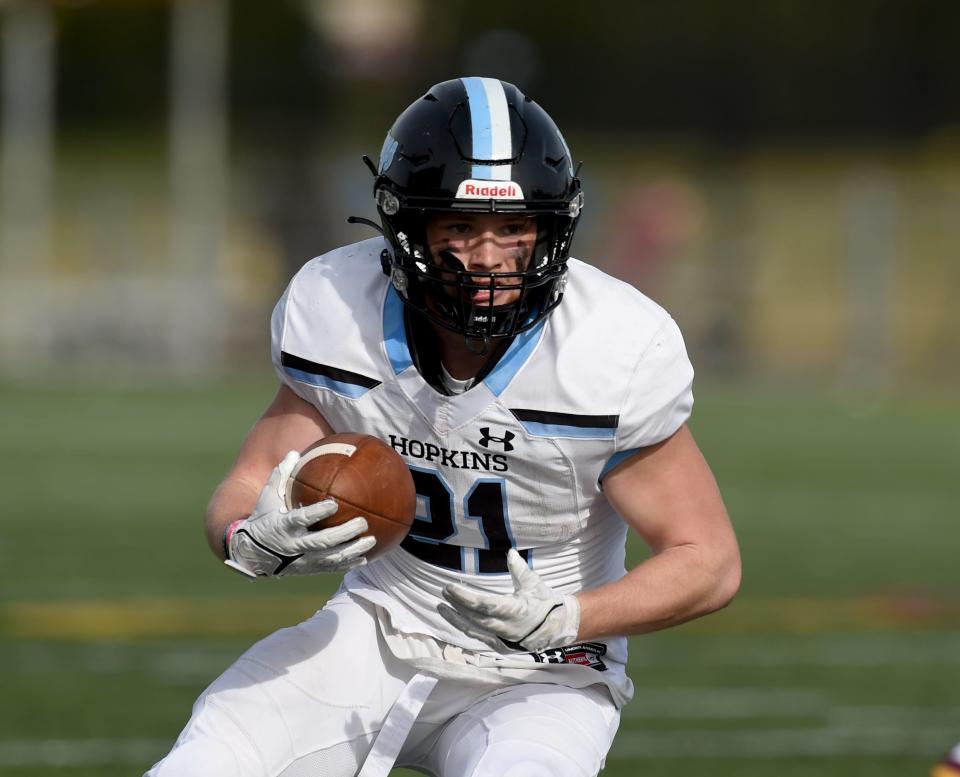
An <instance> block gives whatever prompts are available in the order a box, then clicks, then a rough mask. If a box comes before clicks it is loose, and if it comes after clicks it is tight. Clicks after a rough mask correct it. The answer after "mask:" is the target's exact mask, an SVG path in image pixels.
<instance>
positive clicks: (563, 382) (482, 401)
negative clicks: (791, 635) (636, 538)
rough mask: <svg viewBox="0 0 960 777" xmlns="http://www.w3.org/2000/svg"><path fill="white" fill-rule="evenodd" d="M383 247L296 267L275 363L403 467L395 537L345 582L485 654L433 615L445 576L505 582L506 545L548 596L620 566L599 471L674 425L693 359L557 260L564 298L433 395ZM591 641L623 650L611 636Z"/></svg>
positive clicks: (636, 310) (636, 307)
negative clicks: (410, 481)
mask: <svg viewBox="0 0 960 777" xmlns="http://www.w3.org/2000/svg"><path fill="white" fill-rule="evenodd" d="M384 247H385V243H384V242H383V241H382V240H381V239H379V238H375V239H372V240H367V241H364V242H362V243H357V244H354V245H350V246H346V247H344V248H340V249H338V250H335V251H332V252H330V253H328V254H325V255H324V256H321V257H318V258H316V259H313V260H312V261H310V262H308V263H307V264H306V265H305V266H304V267H303V269H302V270H301V271H300V272H299V273H298V274H297V275H296V276H295V277H294V278H293V280H292V281H291V283H290V285H289V287H288V288H287V290H286V292H285V294H284V295H283V297H282V298H281V300H280V302H279V303H278V304H277V307H276V309H275V311H274V314H273V322H272V332H273V340H272V352H273V353H272V356H273V361H274V364H275V365H276V369H277V372H278V375H279V376H280V379H281V380H282V381H283V382H284V383H285V384H286V385H287V386H289V387H290V388H291V389H292V390H293V391H294V392H295V393H296V394H298V395H299V396H300V397H302V398H303V399H305V400H306V401H307V402H309V403H311V404H312V405H314V406H315V407H316V408H317V409H318V410H319V412H320V413H321V414H322V415H323V417H324V418H325V419H326V420H327V421H328V422H329V424H330V425H331V426H332V427H333V429H334V430H336V431H338V432H347V431H350V432H365V433H368V434H373V435H376V436H377V437H379V438H381V439H383V440H385V441H386V442H388V443H389V444H390V445H392V446H393V448H394V449H395V450H396V451H397V452H398V453H400V455H401V456H403V457H404V459H405V460H406V461H407V464H408V465H409V467H410V470H411V472H412V473H413V476H414V482H415V484H416V487H417V494H418V500H417V505H418V512H417V518H416V520H415V522H414V524H413V527H412V529H411V531H410V534H409V535H408V537H407V538H406V540H404V542H403V544H402V546H401V547H400V548H397V549H395V550H393V551H391V552H390V553H388V554H386V555H385V556H383V557H382V558H380V559H378V560H376V561H374V562H372V563H370V564H369V565H367V566H365V567H362V568H361V569H359V570H356V571H354V572H351V573H349V574H348V575H347V576H346V578H345V581H344V585H345V587H346V588H347V589H348V590H350V591H351V592H353V593H355V594H357V595H360V596H363V597H364V598H366V599H368V600H371V601H373V602H374V603H375V604H377V605H379V606H381V607H382V608H384V609H386V610H387V611H388V612H389V615H390V618H391V620H392V623H393V625H394V627H395V628H396V629H398V630H399V631H400V632H407V633H410V634H426V635H429V636H432V637H435V638H437V639H440V640H443V641H445V642H447V643H451V644H454V645H458V646H460V647H461V648H466V649H470V650H488V648H487V646H485V645H484V644H483V643H481V642H478V641H475V640H473V639H471V638H469V637H467V636H465V635H464V634H462V633H461V632H459V631H458V630H456V629H454V628H453V627H452V626H451V625H450V624H449V623H447V621H445V620H444V619H443V618H442V617H440V615H439V614H438V612H437V604H438V602H440V601H441V598H440V591H441V590H442V588H443V587H444V586H445V585H446V584H448V583H450V582H453V581H457V582H461V583H465V584H467V585H472V586H475V587H477V588H481V589H485V590H488V591H494V592H500V593H507V592H512V590H513V587H512V583H511V580H510V576H509V574H507V572H506V550H507V549H508V548H510V547H511V546H513V547H516V548H517V549H518V550H519V551H520V552H521V554H522V555H523V556H524V557H525V558H526V560H527V562H528V563H529V564H530V565H531V567H532V568H533V569H534V570H535V571H536V572H537V573H538V574H539V575H540V576H541V577H542V578H543V579H544V581H545V582H546V583H547V585H549V586H551V587H552V588H554V589H555V590H557V591H560V592H562V593H574V592H576V591H580V590H582V589H586V588H593V587H595V586H598V585H601V584H603V583H607V582H609V581H612V580H615V579H617V578H619V577H621V576H623V574H624V573H625V570H624V545H625V540H626V525H625V524H624V523H623V521H622V520H621V519H620V518H619V517H618V516H617V515H616V514H615V513H614V511H613V510H612V508H611V507H610V505H609V503H608V502H607V500H606V498H605V497H604V494H603V490H602V485H601V484H602V478H603V475H604V474H605V472H606V471H607V470H609V469H610V468H612V467H613V466H615V465H616V464H617V463H619V462H620V461H623V460H624V459H626V458H628V457H629V456H630V455H631V454H632V453H634V452H635V451H636V450H637V449H639V448H643V447H645V446H648V445H652V444H654V443H657V442H660V441H661V440H664V439H666V438H667V437H669V436H670V435H672V434H673V433H674V432H675V431H677V429H679V428H680V426H681V425H682V424H683V423H684V422H685V421H686V419H687V418H688V416H689V415H690V411H691V409H692V404H693V398H692V393H691V384H692V380H693V369H692V367H691V366H690V362H689V360H688V358H687V355H686V351H685V349H684V346H683V340H682V338H681V336H680V332H679V330H678V328H677V326H676V324H675V323H674V321H673V319H671V318H670V316H669V315H668V314H667V313H666V312H665V311H664V310H663V309H662V308H660V307H659V306H658V305H656V304H655V303H653V302H652V301H650V300H649V299H647V298H646V297H644V296H643V295H642V294H641V293H640V292H638V291H637V290H636V289H634V288H633V287H632V286H629V285H628V284H626V283H622V282H620V281H618V280H616V279H614V278H611V277H610V276H608V275H606V274H604V273H603V272H601V271H600V270H597V269H595V268H593V267H591V266H589V265H587V264H584V263H583V262H579V261H576V260H570V262H569V274H568V279H569V280H568V283H567V285H566V290H565V294H564V298H563V301H562V303H561V304H560V305H559V306H558V307H557V308H556V309H555V310H554V311H553V312H552V313H551V314H550V315H549V316H547V318H546V319H545V320H544V321H542V322H540V323H539V325H537V326H536V327H534V328H533V329H531V330H529V331H527V332H524V333H522V334H520V335H518V336H517V337H516V338H515V339H514V341H513V343H512V344H511V345H510V347H509V349H508V350H507V351H506V352H505V353H504V355H503V356H502V357H501V358H500V360H499V362H498V363H497V365H496V366H495V367H494V368H493V369H492V370H491V371H490V372H489V373H488V374H487V375H486V377H485V378H483V380H482V381H480V382H478V383H477V384H476V385H474V386H473V387H472V388H471V389H470V390H468V391H466V392H464V393H462V394H457V395H453V396H447V395H444V394H441V393H440V392H438V391H437V390H436V389H434V388H433V387H432V386H431V385H430V384H428V383H427V382H426V381H425V380H424V379H423V377H422V376H421V375H420V373H419V372H418V371H417V369H416V367H415V366H414V362H413V359H412V357H411V352H410V347H409V345H408V343H407V336H406V329H405V326H404V306H403V303H402V302H401V300H400V298H399V296H398V295H397V293H396V291H395V290H394V289H393V288H392V286H391V285H390V283H389V281H388V278H387V276H385V275H384V274H383V272H382V271H381V268H380V252H381V251H382V250H383V249H384ZM604 642H605V645H606V648H607V654H608V657H609V659H612V660H613V661H615V662H616V663H619V664H622V663H624V662H625V661H626V640H625V639H622V638H621V639H615V640H605V641H604Z"/></svg>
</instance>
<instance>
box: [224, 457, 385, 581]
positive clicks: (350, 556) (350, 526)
mask: <svg viewBox="0 0 960 777" xmlns="http://www.w3.org/2000/svg"><path fill="white" fill-rule="evenodd" d="M299 460H300V454H299V453H297V452H296V451H290V453H288V454H287V455H286V456H285V457H284V459H283V461H281V462H280V463H279V464H278V465H277V466H276V468H275V469H274V470H273V472H272V473H271V474H270V479H269V480H268V481H267V484H266V485H265V486H264V487H263V490H262V491H261V492H260V497H259V499H257V504H256V506H255V507H254V508H253V512H252V513H251V514H250V517H249V518H246V519H244V520H240V521H235V522H234V523H233V524H231V525H230V527H229V528H228V529H227V531H226V534H225V536H224V546H225V548H226V550H227V560H226V561H225V562H224V563H225V564H226V565H227V566H228V567H231V568H232V569H235V570H237V571H238V572H241V573H242V574H244V575H246V576H247V577H250V578H256V577H261V576H267V575H281V576H282V575H312V574H316V573H317V572H343V571H346V570H348V569H353V568H354V567H358V566H361V565H363V564H366V563H367V560H366V558H364V555H363V554H364V553H366V552H367V551H368V550H370V548H372V547H373V546H374V545H376V544H377V540H376V537H362V538H361V539H355V538H356V537H358V536H359V535H361V534H363V533H364V532H365V531H366V530H367V519H366V518H363V517H360V516H358V517H356V518H352V519H351V520H349V521H347V522H345V523H342V524H340V525H339V526H332V527H330V528H329V529H319V530H317V531H310V530H309V528H308V527H310V526H312V525H313V524H314V523H316V522H317V521H319V520H322V519H324V518H329V517H330V516H331V515H333V514H334V513H336V512H337V509H338V507H337V503H336V502H335V501H334V500H333V499H325V500H324V501H322V502H317V503H316V504H312V505H306V506H304V507H298V508H296V509H295V510H287V506H286V503H285V501H284V496H283V495H284V493H285V491H286V486H287V480H288V479H289V477H290V473H291V472H293V468H294V467H295V466H296V464H297V462H298V461H299ZM350 540H354V541H353V542H350Z"/></svg>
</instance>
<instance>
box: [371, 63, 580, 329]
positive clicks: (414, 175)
mask: <svg viewBox="0 0 960 777" xmlns="http://www.w3.org/2000/svg"><path fill="white" fill-rule="evenodd" d="M374 196H375V198H376V203H377V211H378V213H379V215H380V220H381V224H382V226H383V231H384V237H385V238H386V240H387V242H388V244H389V246H390V250H389V251H385V252H384V254H383V256H382V262H383V270H384V272H385V273H386V274H388V275H389V276H390V278H391V281H392V283H393V286H394V288H396V290H397V292H398V293H399V295H400V298H401V299H402V300H403V302H404V303H405V304H406V305H407V306H408V307H410V308H411V309H413V310H415V311H417V312H419V313H421V314H423V315H425V316H426V317H427V318H429V319H430V320H431V321H433V322H435V323H437V324H439V325H440V326H442V327H445V328H446V329H449V330H452V331H455V332H458V333H460V334H462V335H464V336H465V337H466V338H467V340H468V341H474V340H479V341H483V342H484V343H489V342H490V341H491V340H494V339H499V338H507V337H512V336H513V335H515V334H517V333H519V332H523V331H525V330H527V329H529V328H531V327H533V326H534V325H535V324H537V322H539V321H540V320H541V319H543V318H544V316H546V315H547V314H548V313H549V312H550V311H551V310H553V308H555V307H556V306H557V304H559V302H560V299H561V298H562V297H563V289H564V285H565V283H566V271H567V259H568V257H569V253H570V242H571V240H572V239H573V233H574V229H575V228H576V225H577V220H578V219H579V217H580V210H581V208H582V206H583V193H582V192H581V189H580V180H579V178H577V171H576V170H575V169H574V165H573V160H572V158H571V156H570V150H569V149H568V148H567V144H566V142H565V141H564V139H563V136H562V135H561V134H560V130H559V129H557V125H556V124H554V122H553V120H552V119H551V118H550V116H549V115H547V113H546V111H544V110H543V108H541V107H540V106H539V105H537V103H535V102H533V100H531V99H530V98H529V97H525V96H524V95H523V93H522V92H521V91H520V90H519V89H517V87H515V86H514V85H512V84H508V83H506V82H504V81H499V80H497V79H492V78H458V79H455V80H452V81H444V82H443V83H440V84H437V85H436V86H433V87H431V88H430V90H429V91H428V92H427V93H426V94H425V95H424V96H423V97H421V98H420V99H419V100H417V101H416V102H414V103H413V104H412V105H410V107H408V108H407V109H406V110H405V111H404V112H403V113H402V114H400V116H399V118H397V120H396V122H394V125H393V127H391V129H390V131H389V132H388V133H387V137H386V140H385V142H384V144H383V150H382V151H381V153H380V163H379V165H378V167H377V174H376V181H375V183H374ZM436 211H447V212H449V211H460V212H463V211H466V212H478V211H479V212H484V213H511V214H524V215H529V216H532V217H535V218H536V220H537V241H536V246H535V248H534V251H533V255H532V256H531V257H530V259H529V261H528V262H527V265H526V267H523V268H521V269H520V271H518V272H512V273H490V272H468V271H467V270H466V269H465V268H464V266H463V264H462V263H461V262H460V261H459V259H458V258H457V257H456V256H454V254H453V253H452V252H449V251H441V252H440V256H431V255H430V252H429V250H428V248H427V241H426V232H425V221H426V216H427V214H428V213H430V212H436ZM501 289H509V290H512V291H517V290H519V292H520V293H519V298H518V299H517V300H516V301H515V302H512V303H510V304H506V305H494V304H493V301H494V294H495V292H496V291H499V290H501ZM478 290H479V291H489V292H490V294H489V295H481V296H482V297H486V298H488V299H489V302H487V303H474V302H472V301H471V298H472V297H473V296H474V295H473V292H476V291H478Z"/></svg>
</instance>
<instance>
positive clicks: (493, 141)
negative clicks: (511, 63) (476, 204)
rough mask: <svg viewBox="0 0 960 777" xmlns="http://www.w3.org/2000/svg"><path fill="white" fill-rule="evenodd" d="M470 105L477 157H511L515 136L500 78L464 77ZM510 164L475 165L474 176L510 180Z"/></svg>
mask: <svg viewBox="0 0 960 777" xmlns="http://www.w3.org/2000/svg"><path fill="white" fill-rule="evenodd" d="M460 80H461V81H462V82H463V88H464V89H466V92H467V100H468V103H469V105H470V126H471V132H472V134H473V148H472V156H473V158H474V159H490V160H494V159H496V160H500V159H511V158H512V157H513V138H512V135H511V133H510V114H509V111H508V108H507V95H506V93H505V92H504V91H503V84H502V83H501V82H500V81H499V80H497V79H496V78H462V79H460ZM510 167H511V166H510V165H473V170H472V172H471V176H472V177H473V178H476V179H479V180H485V181H490V180H496V181H509V180H510V173H511V169H510Z"/></svg>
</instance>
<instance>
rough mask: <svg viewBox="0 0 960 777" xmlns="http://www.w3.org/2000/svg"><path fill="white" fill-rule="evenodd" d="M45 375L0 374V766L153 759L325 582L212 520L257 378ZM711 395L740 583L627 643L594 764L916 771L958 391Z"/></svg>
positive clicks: (784, 774)
mask: <svg viewBox="0 0 960 777" xmlns="http://www.w3.org/2000/svg"><path fill="white" fill-rule="evenodd" d="M47 385H48V387H47V388H43V389H38V388H36V387H24V386H20V387H17V386H12V385H9V384H7V385H5V386H3V387H0V473H2V474H0V482H2V486H3V488H2V489H0V495H2V496H0V499H2V501H0V505H2V507H0V525H2V540H0V694H2V697H0V698H2V704H0V773H2V774H11V775H12V774H23V775H31V776H36V777H40V776H41V775H54V774H63V775H72V776H74V777H79V776H80V775H89V776H90V777H92V776H93V775H97V777H113V776H117V777H119V775H131V774H133V775H136V774H141V773H142V772H143V770H145V768H147V767H148V766H149V765H150V764H151V763H152V762H153V760H155V759H156V758H158V757H159V756H161V755H162V754H163V753H164V752H165V751H166V749H167V748H168V747H169V745H170V744H171V743H172V741H173V739H174V737H175V736H176V734H177V732H178V731H179V729H180V727H181V726H182V725H183V723H184V722H185V720H186V718H187V716H188V714H189V709H190V705H191V703H192V701H193V699H194V698H195V697H196V695H197V694H198V693H199V692H200V691H201V690H202V688H203V687H204V686H205V685H206V684H207V682H209V681H210V680H211V679H213V677H215V676H216V674H217V673H218V672H219V671H220V670H221V669H222V668H224V667H225V666H226V665H227V664H228V663H229V662H230V661H231V660H232V658H233V657H234V656H236V655H237V654H238V653H239V652H240V651H241V650H242V649H243V648H244V647H245V646H247V645H248V644H249V643H250V642H252V641H253V640H254V639H256V638H257V637H259V636H261V635H264V634H266V633H268V632H269V631H271V630H272V629H274V628H276V627H278V626H280V625H283V624H286V623H290V622H292V621H294V620H296V619H298V618H300V617H302V616H305V615H307V614H309V613H310V612H312V611H313V609H315V608H316V607H317V606H318V605H319V604H320V603H321V602H322V600H323V597H324V596H325V595H326V594H327V593H328V592H329V591H330V590H331V589H332V587H333V586H335V584H336V580H335V579H334V578H332V577H330V578H315V579H306V580H284V581H274V580H266V581H258V582H256V583H247V582H246V581H244V580H242V579H240V578H239V577H238V576H235V575H233V574H231V573H229V572H227V571H226V570H223V569H221V568H220V567H219V566H218V565H217V563H216V562H215V561H214V559H213V557H212V556H210V555H209V553H208V551H207V549H206V545H205V543H204V541H203V537H202V534H201V530H200V516H201V514H202V512H203V508H204V505H205V503H206V500H207V497H208V495H209V492H210V491H211V489H212V487H213V486H214V485H215V484H216V482H217V481H218V479H219V477H220V476H221V475H222V474H223V473H224V471H225V470H226V468H227V467H228V466H229V464H230V462H231V459H232V456H233V453H234V451H235V449H236V446H237V445H238V443H239V441H240V439H241V437H242V436H243V434H244V432H245V430H246V429H247V428H248V427H249V425H250V424H251V423H252V422H253V420H254V419H255V417H256V415H257V414H258V412H259V410H260V409H261V408H262V407H263V406H264V405H265V404H266V402H267V401H268V400H269V398H270V395H271V393H272V388H271V387H270V386H269V385H268V384H263V383H260V384H254V385H251V384H249V383H244V384H241V385H237V386H226V387H225V386H217V387H216V388H212V387H211V388H194V389H179V390H177V389H166V388H162V389H154V390H133V389H128V390H103V389H96V388H92V387H87V388H77V389H70V388H68V386H67V385H66V384H61V385H59V386H56V385H52V384H47ZM699 396H700V401H699V404H698V407H697V411H696V413H695V420H694V423H693V424H692V426H693V429H694V432H695V434H696V435H697V437H698V439H699V440H700V442H701V445H702V447H703V449H704V450H705V452H706V454H707V456H708V458H709V459H710V461H711V462H712V464H713V466H714V469H715V471H716V473H717V476H718V479H719V481H720V484H721V487H722V489H723V492H724V494H725V497H726V499H727V503H728V506H729V509H730V512H731V514H732V516H733V518H734V522H735V524H736V526H737V530H738V534H739V537H740V541H741V545H742V549H743V555H744V583H743V588H742V590H741V593H740V596H739V597H738V599H737V600H736V601H735V603H734V604H733V605H732V606H731V607H730V608H728V609H727V610H725V611H724V612H722V613H720V614H717V615H714V616H711V617H709V618H707V619H704V620H702V621H699V622H696V623H693V624H688V625H687V626H684V627H681V628H679V629H676V630H673V631H672V632H666V633H662V634H657V635H651V636H646V637H642V638H635V639H634V640H633V641H632V647H631V653H632V662H631V663H632V676H633V678H634V681H635V682H636V685H637V695H636V698H635V700H634V702H633V703H632V704H631V705H630V706H629V707H628V708H627V709H626V710H625V713H624V716H623V721H622V724H621V729H620V734H619V736H618V739H617V742H616V744H615V746H614V749H613V751H612V753H611V755H610V759H609V761H608V766H607V769H606V771H605V772H604V774H608V775H620V776H622V777H627V775H631V776H632V775H656V776H657V777H672V776H673V775H676V776H677V777H680V776H681V775H682V776H683V777H690V775H705V774H709V775H724V776H726V775H731V776H735V777H754V776H756V777H760V776H761V775H762V776H763V777H770V776H771V775H776V777H793V776H794V775H817V776H822V777H833V776H837V777H839V776H840V775H843V777H853V776H855V775H863V776H864V777H894V776H895V775H896V776H897V777H901V776H902V775H925V774H927V772H928V770H929V767H930V765H931V763H932V762H933V761H934V760H935V759H936V758H937V757H938V756H939V755H940V754H941V753H942V752H944V751H945V750H946V749H947V748H948V747H949V746H950V745H951V744H952V743H953V742H954V741H955V740H960V575H958V565H957V558H958V556H957V553H958V546H960V542H958V541H960V528H958V523H957V519H958V515H960V508H958V505H960V470H958V462H960V405H953V406H948V405H945V404H943V403H941V404H939V405H937V404H935V403H934V404H924V403H918V402H911V401H906V400H899V401H894V400H890V401H886V402H878V401H876V400H874V401H871V402H869V403H864V402H858V401H856V400H855V399H844V400H832V399H827V398H824V397H822V396H821V397H818V398H815V399H809V398H807V399H801V398H799V397H798V396H793V397H786V398H784V397H782V396H780V395H778V394H776V393H774V392H765V393H747V394H741V393H739V392H735V391H733V390H730V389H725V390H711V389H709V388H703V387H701V389H700V392H699ZM632 552H633V556H634V558H635V559H636V558H639V557H640V552H641V550H640V548H639V547H635V548H632ZM398 774H400V771H399V770H398Z"/></svg>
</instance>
